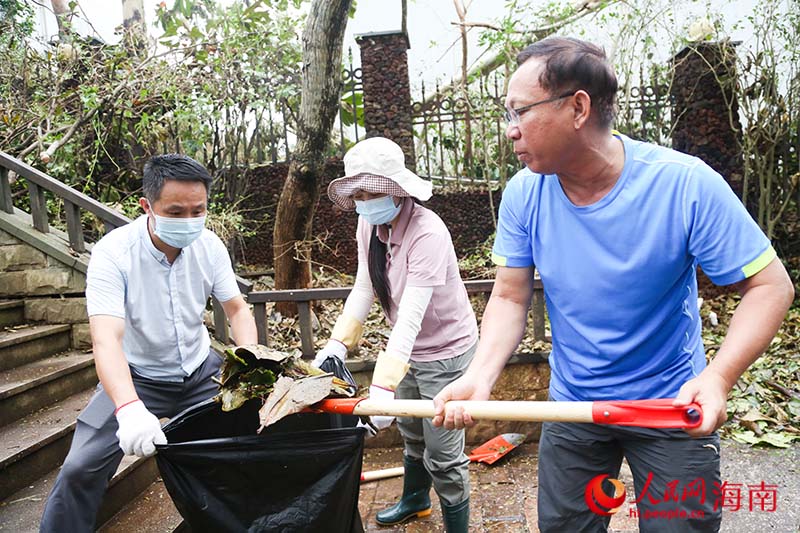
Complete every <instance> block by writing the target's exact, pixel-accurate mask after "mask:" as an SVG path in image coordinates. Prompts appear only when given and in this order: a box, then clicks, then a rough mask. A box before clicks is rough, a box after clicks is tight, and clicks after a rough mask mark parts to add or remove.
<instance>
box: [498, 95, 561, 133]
mask: <svg viewBox="0 0 800 533" xmlns="http://www.w3.org/2000/svg"><path fill="white" fill-rule="evenodd" d="M573 94H575V91H570V92H568V93H564V94H562V95H561V96H554V97H552V98H547V99H545V100H539V101H538V102H534V103H532V104H528V105H524V106H522V107H518V108H516V109H509V108H506V111H505V113H503V118H504V119H505V121H506V123H507V124H508V125H509V126H518V125H519V120H520V117H522V114H523V113H524V112H525V111H527V110H529V109H531V108H533V107H536V106H537V105H542V104H547V103H550V102H555V101H556V100H561V99H564V98H568V97H570V96H572V95H573Z"/></svg>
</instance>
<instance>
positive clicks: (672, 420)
mask: <svg viewBox="0 0 800 533" xmlns="http://www.w3.org/2000/svg"><path fill="white" fill-rule="evenodd" d="M672 402H673V399H672V398H664V399H660V400H626V401H599V402H592V420H593V421H594V422H595V423H596V424H614V425H618V426H642V427H649V428H677V427H681V428H686V429H689V428H695V427H697V426H699V425H700V424H701V423H702V422H703V410H702V409H701V408H700V406H699V405H697V404H696V403H691V404H689V405H687V406H685V407H673V405H672Z"/></svg>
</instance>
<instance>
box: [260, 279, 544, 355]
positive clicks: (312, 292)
mask: <svg viewBox="0 0 800 533" xmlns="http://www.w3.org/2000/svg"><path fill="white" fill-rule="evenodd" d="M464 284H465V285H466V287H467V293H469V294H484V295H486V297H487V298H488V297H489V294H491V292H492V287H494V280H480V281H465V282H464ZM533 289H534V290H533V297H532V298H531V311H532V314H533V319H532V324H531V326H532V328H533V337H534V339H536V340H545V321H544V313H545V306H544V291H543V289H542V280H541V279H538V278H537V279H535V280H534V287H533ZM351 290H352V287H340V288H332V289H297V290H276V291H252V292H251V293H250V294H249V295H248V297H247V300H248V302H250V303H251V304H252V305H253V313H254V314H255V319H256V329H257V330H258V342H259V343H261V344H263V345H265V346H268V345H269V344H268V343H269V335H268V328H267V303H269V302H295V303H296V304H297V311H298V319H299V322H300V347H301V350H302V352H303V357H313V356H314V353H315V348H314V330H313V326H312V320H311V302H312V301H321V300H345V299H346V298H347V296H348V295H349V294H350V291H351Z"/></svg>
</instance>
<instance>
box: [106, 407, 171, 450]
mask: <svg viewBox="0 0 800 533" xmlns="http://www.w3.org/2000/svg"><path fill="white" fill-rule="evenodd" d="M117 423H118V424H119V429H118V430H117V438H118V439H119V447H120V448H122V451H123V452H125V455H138V456H139V457H148V456H150V455H153V454H154V453H156V446H155V445H156V444H166V443H167V437H166V436H165V435H164V432H163V431H161V422H159V421H158V418H156V416H155V415H154V414H153V413H151V412H150V411H148V410H147V407H145V406H144V403H142V401H141V400H136V401H134V402H131V403H129V404H127V405H123V406H122V407H121V408H120V409H119V410H118V411H117Z"/></svg>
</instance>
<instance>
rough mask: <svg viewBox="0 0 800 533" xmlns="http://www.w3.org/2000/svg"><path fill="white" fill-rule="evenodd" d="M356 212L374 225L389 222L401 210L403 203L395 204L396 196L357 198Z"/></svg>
mask: <svg viewBox="0 0 800 533" xmlns="http://www.w3.org/2000/svg"><path fill="white" fill-rule="evenodd" d="M355 203H356V213H358V214H359V215H361V216H362V217H364V220H366V221H367V222H369V223H370V224H372V225H373V226H379V225H381V224H388V223H389V222H391V221H392V220H394V217H396V216H397V214H398V213H399V212H400V208H401V207H403V204H402V203H401V204H400V205H394V198H393V197H391V196H382V197H380V198H375V199H374V200H363V201H362V200H356V201H355Z"/></svg>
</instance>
